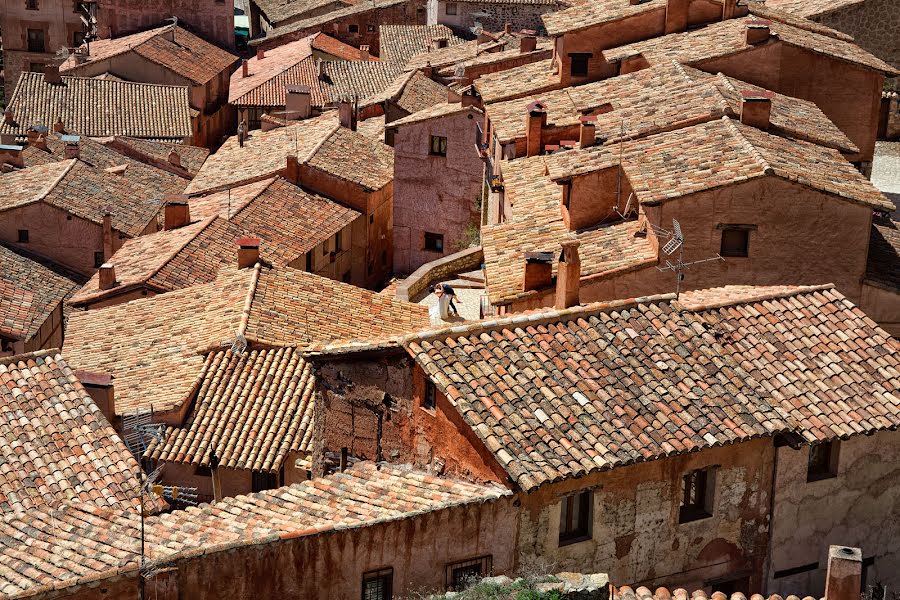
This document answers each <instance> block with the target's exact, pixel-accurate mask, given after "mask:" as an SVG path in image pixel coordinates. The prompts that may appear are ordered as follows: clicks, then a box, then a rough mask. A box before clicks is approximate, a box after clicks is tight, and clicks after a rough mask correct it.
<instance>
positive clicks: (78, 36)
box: [72, 31, 84, 48]
mask: <svg viewBox="0 0 900 600" xmlns="http://www.w3.org/2000/svg"><path fill="white" fill-rule="evenodd" d="M83 43H84V32H83V31H73V32H72V47H74V48H78V47H79V46H81V44H83Z"/></svg>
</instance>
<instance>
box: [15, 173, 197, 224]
mask: <svg viewBox="0 0 900 600" xmlns="http://www.w3.org/2000/svg"><path fill="white" fill-rule="evenodd" d="M123 162H125V161H123ZM0 182H4V183H5V184H6V185H8V186H10V189H15V190H17V191H16V193H13V194H9V195H4V196H3V197H2V198H0V211H4V210H8V209H11V208H16V207H19V206H23V205H25V204H31V203H34V202H45V203H47V204H49V205H51V206H55V207H57V208H60V209H62V210H64V211H66V212H68V213H71V214H73V215H75V216H77V217H80V218H82V219H85V220H88V221H91V222H93V223H102V222H103V215H104V214H105V213H106V212H109V213H110V214H111V216H112V226H113V228H114V229H115V230H117V231H119V232H122V233H124V234H126V235H128V236H130V237H136V236H138V235H140V234H141V233H142V232H143V231H144V230H145V229H146V228H147V226H148V225H149V224H150V223H151V222H152V221H154V220H155V219H156V218H157V213H158V212H159V210H160V207H161V206H162V200H163V198H164V197H165V196H166V195H167V194H171V193H179V192H181V190H182V189H183V187H184V180H183V179H181V178H180V177H178V176H176V175H172V174H169V173H165V174H164V175H163V176H161V174H160V172H159V170H158V169H153V168H149V167H143V166H141V165H137V166H135V165H128V166H127V167H126V168H125V171H124V173H122V174H115V173H109V172H107V171H105V170H103V169H95V168H93V167H91V166H89V165H88V164H87V163H85V162H83V161H81V160H77V159H69V160H64V161H60V162H57V163H50V164H47V165H41V166H34V167H29V168H27V169H23V170H21V171H16V172H12V173H7V174H6V175H3V176H0Z"/></svg>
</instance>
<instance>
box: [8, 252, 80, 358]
mask: <svg viewBox="0 0 900 600" xmlns="http://www.w3.org/2000/svg"><path fill="white" fill-rule="evenodd" d="M79 287H80V285H79V283H78V282H77V281H75V280H73V279H70V278H69V277H66V276H64V275H63V274H61V273H59V272H57V271H55V270H53V269H51V268H49V267H48V266H46V265H44V264H41V263H40V262H38V261H36V260H32V259H31V258H29V257H28V256H26V255H24V254H21V253H20V252H17V251H15V250H13V249H10V248H7V247H5V246H0V336H2V337H6V338H13V339H16V340H21V341H29V340H30V339H31V338H32V337H33V336H34V335H36V334H37V333H38V331H39V330H40V328H41V326H42V325H43V324H44V322H45V321H46V320H47V319H48V318H49V317H50V314H51V313H52V312H53V311H54V310H56V308H57V307H58V306H59V305H60V303H62V302H64V301H65V300H66V298H68V297H69V296H71V295H72V294H74V293H75V291H76V290H78V288H79Z"/></svg>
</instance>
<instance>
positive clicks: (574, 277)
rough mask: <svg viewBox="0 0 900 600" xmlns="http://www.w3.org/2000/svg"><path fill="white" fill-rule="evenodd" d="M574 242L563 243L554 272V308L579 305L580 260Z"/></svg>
mask: <svg viewBox="0 0 900 600" xmlns="http://www.w3.org/2000/svg"><path fill="white" fill-rule="evenodd" d="M579 245H580V242H578V241H576V240H572V241H568V242H563V243H562V253H561V254H560V255H559V265H558V266H557V271H556V308H558V309H563V308H570V307H572V306H576V305H577V304H579V302H580V300H579V298H578V296H579V287H580V286H581V259H580V258H579V257H578V246H579Z"/></svg>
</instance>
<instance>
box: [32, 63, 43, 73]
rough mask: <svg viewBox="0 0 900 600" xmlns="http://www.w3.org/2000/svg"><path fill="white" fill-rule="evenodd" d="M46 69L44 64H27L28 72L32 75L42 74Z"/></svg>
mask: <svg viewBox="0 0 900 600" xmlns="http://www.w3.org/2000/svg"><path fill="white" fill-rule="evenodd" d="M46 68H47V65H45V64H44V63H28V70H29V71H30V72H32V73H43V72H44V70H45V69H46Z"/></svg>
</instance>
